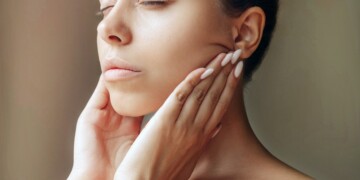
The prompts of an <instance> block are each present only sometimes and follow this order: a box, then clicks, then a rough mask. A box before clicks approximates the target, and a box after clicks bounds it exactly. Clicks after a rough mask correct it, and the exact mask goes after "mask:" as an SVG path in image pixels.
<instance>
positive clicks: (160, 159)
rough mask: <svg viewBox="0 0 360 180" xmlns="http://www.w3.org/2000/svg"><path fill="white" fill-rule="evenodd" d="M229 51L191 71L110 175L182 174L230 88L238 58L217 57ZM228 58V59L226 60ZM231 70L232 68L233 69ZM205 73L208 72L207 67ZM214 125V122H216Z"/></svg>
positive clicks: (160, 179)
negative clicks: (207, 75)
mask: <svg viewBox="0 0 360 180" xmlns="http://www.w3.org/2000/svg"><path fill="white" fill-rule="evenodd" d="M231 57H232V55H231V54H230V55H226V57H225V54H223V53H222V54H219V55H218V56H217V57H216V58H215V59H214V60H213V61H212V62H211V63H210V64H209V65H208V67H207V69H210V68H211V69H213V72H212V74H211V75H210V76H209V77H207V78H206V79H203V80H202V79H201V75H202V74H203V73H204V72H205V70H206V69H205V68H200V69H197V70H194V71H193V72H191V73H190V74H189V75H188V76H187V77H186V79H185V80H184V81H182V82H181V83H180V84H179V85H178V86H177V87H176V88H175V90H174V91H173V92H172V93H171V95H170V96H169V97H168V98H167V100H166V101H165V103H164V104H163V105H162V106H161V108H160V109H159V110H158V111H157V113H156V114H155V115H154V116H153V117H152V118H151V120H150V121H149V122H148V124H147V125H146V127H145V128H144V129H143V130H142V131H141V133H140V135H139V136H138V137H137V139H136V140H135V142H134V143H133V145H132V146H131V148H130V149H129V151H128V152H127V154H126V156H125V158H124V159H123V161H122V162H121V164H120V166H119V167H118V169H117V170H116V173H115V177H114V179H116V180H120V179H121V180H122V179H126V180H131V179H156V180H165V179H166V180H172V179H188V178H189V177H190V176H191V173H192V171H193V169H194V168H195V165H196V162H197V160H198V159H199V157H200V155H201V154H202V151H203V149H204V147H205V146H206V145H207V144H208V142H209V141H210V140H211V138H212V137H213V136H214V135H216V134H217V132H219V130H220V128H221V122H220V121H221V119H222V117H223V115H224V114H225V112H226V110H227V107H228V106H229V104H230V102H231V99H232V97H233V94H234V92H235V90H236V87H237V83H238V79H239V78H236V77H235V76H234V74H235V71H237V74H241V70H242V66H243V65H242V62H240V63H239V64H238V65H237V68H234V67H235V65H236V64H235V65H233V64H232V63H227V65H225V66H224V67H222V66H221V64H222V62H223V61H226V59H230V58H231ZM228 62H229V61H228ZM235 69H237V70H235ZM208 72H211V70H209V71H208ZM219 125H220V126H219Z"/></svg>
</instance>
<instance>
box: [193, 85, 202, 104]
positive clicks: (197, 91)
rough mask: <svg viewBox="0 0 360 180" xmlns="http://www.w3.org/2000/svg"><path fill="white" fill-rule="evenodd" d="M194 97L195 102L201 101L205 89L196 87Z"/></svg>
mask: <svg viewBox="0 0 360 180" xmlns="http://www.w3.org/2000/svg"><path fill="white" fill-rule="evenodd" d="M193 93H194V95H193V96H194V97H195V100H196V101H197V102H199V103H200V102H202V101H203V99H204V97H205V90H204V89H200V88H198V89H195V90H194V92H193Z"/></svg>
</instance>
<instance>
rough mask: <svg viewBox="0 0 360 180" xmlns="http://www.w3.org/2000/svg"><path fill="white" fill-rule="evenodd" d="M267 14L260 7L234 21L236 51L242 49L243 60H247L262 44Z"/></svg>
mask: <svg viewBox="0 0 360 180" xmlns="http://www.w3.org/2000/svg"><path fill="white" fill-rule="evenodd" d="M265 18H266V17H265V13H264V11H263V10H262V9H261V8H259V7H256V6H255V7H251V8H249V9H247V10H246V11H245V12H243V13H242V14H241V15H240V16H239V17H236V18H234V19H233V22H232V23H233V28H232V35H233V41H234V46H235V49H242V54H241V56H240V58H241V59H246V58H248V57H250V56H251V54H252V53H254V51H255V50H256V48H257V47H258V46H259V44H260V40H261V38H262V35H263V30H264V27H265Z"/></svg>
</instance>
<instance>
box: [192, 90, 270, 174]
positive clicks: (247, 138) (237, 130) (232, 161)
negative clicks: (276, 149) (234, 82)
mask: <svg viewBox="0 0 360 180" xmlns="http://www.w3.org/2000/svg"><path fill="white" fill-rule="evenodd" d="M241 90H242V88H241V89H239V90H238V91H237V93H236V94H235V95H234V97H233V101H232V102H231V104H230V106H229V110H228V111H227V113H226V114H225V115H224V117H223V119H222V121H221V122H222V128H221V130H220V132H219V133H218V134H217V136H216V137H215V138H214V139H213V140H211V142H210V143H209V144H208V147H206V150H205V151H204V153H203V155H202V156H201V157H200V159H199V161H198V163H197V165H196V167H195V169H194V171H193V174H192V176H191V177H197V178H198V177H201V178H202V177H204V178H205V177H209V176H212V177H214V176H218V177H219V178H220V179H222V178H225V179H229V178H231V176H239V173H240V174H242V171H244V173H245V174H246V173H248V172H249V170H250V169H249V168H251V167H256V166H257V163H258V162H259V161H260V160H261V159H264V158H265V159H268V157H270V156H269V155H270V154H269V153H268V152H267V151H266V150H265V148H264V147H263V146H262V145H261V143H260V142H259V141H258V139H257V138H256V136H255V134H254V133H253V131H252V129H251V127H250V124H249V121H248V118H247V115H246V110H245V105H244V98H243V92H242V91H241ZM201 178H200V179H201Z"/></svg>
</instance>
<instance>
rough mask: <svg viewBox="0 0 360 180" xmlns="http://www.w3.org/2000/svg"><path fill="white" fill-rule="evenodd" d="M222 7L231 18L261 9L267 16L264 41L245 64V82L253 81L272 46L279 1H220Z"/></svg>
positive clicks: (262, 40)
mask: <svg viewBox="0 0 360 180" xmlns="http://www.w3.org/2000/svg"><path fill="white" fill-rule="evenodd" d="M220 1H221V5H222V7H223V9H224V11H225V13H226V14H228V15H229V16H231V17H238V16H240V15H241V13H242V12H244V11H245V10H247V9H248V8H251V7H254V6H257V7H260V8H261V9H262V10H263V11H264V13H265V16H266V20H265V21H266V22H265V27H264V32H263V36H262V39H261V41H260V44H259V47H258V48H257V49H256V50H255V52H254V53H253V54H252V55H251V56H250V57H249V58H248V59H247V60H246V61H245V62H244V82H245V83H248V82H250V81H251V78H252V74H253V73H254V71H255V70H256V69H257V68H258V67H259V65H260V64H261V62H262V60H263V58H264V55H265V54H266V52H267V49H268V46H269V44H270V41H271V38H272V34H273V31H274V29H275V26H276V19H277V12H278V8H279V0H220Z"/></svg>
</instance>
